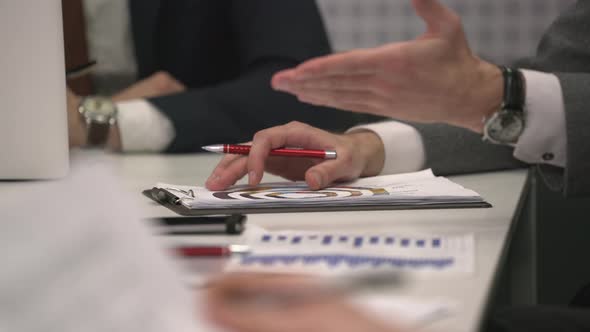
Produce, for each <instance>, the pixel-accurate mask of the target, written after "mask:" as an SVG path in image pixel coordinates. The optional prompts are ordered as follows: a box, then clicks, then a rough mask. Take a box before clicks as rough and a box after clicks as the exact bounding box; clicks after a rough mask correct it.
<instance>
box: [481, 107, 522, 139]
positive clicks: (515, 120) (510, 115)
mask: <svg viewBox="0 0 590 332" xmlns="http://www.w3.org/2000/svg"><path fill="white" fill-rule="evenodd" d="M485 130H486V136H487V137H488V138H489V139H491V140H492V141H493V142H495V143H501V144H511V143H512V144H513V143H516V142H517V141H518V138H519V137H520V135H521V134H522V132H523V130H524V118H523V116H522V112H514V111H510V110H503V111H500V112H498V113H496V114H494V116H493V117H492V118H491V119H490V120H489V121H488V123H487V124H486V127H485Z"/></svg>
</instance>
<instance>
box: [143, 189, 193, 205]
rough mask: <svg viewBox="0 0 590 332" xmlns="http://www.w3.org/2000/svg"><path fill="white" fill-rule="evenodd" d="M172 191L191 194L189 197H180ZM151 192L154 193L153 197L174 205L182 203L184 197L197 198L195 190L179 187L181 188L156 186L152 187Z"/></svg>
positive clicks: (163, 202)
mask: <svg viewBox="0 0 590 332" xmlns="http://www.w3.org/2000/svg"><path fill="white" fill-rule="evenodd" d="M171 191H176V192H179V193H181V194H184V195H186V196H189V198H186V197H178V196H176V195H174V194H173V193H172V192H171ZM151 194H152V198H153V199H154V200H156V201H158V202H160V203H162V204H166V203H171V204H174V205H181V204H182V200H183V199H190V200H194V199H195V192H194V191H192V190H190V189H189V190H183V189H179V188H157V187H154V188H152V193H151Z"/></svg>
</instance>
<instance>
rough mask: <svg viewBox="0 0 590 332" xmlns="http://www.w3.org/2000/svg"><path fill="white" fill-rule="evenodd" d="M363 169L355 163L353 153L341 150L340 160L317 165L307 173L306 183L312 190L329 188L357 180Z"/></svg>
mask: <svg viewBox="0 0 590 332" xmlns="http://www.w3.org/2000/svg"><path fill="white" fill-rule="evenodd" d="M361 172H362V169H361V167H360V166H359V165H357V164H356V163H355V161H354V156H352V154H351V151H344V149H340V153H339V155H338V158H337V159H335V160H329V161H326V162H323V163H320V164H317V165H315V166H313V167H311V168H309V169H308V170H307V172H305V182H306V183H307V185H308V186H309V188H310V189H312V190H319V189H323V188H325V187H328V186H329V185H331V184H332V183H334V182H341V181H349V180H352V179H356V178H358V177H359V175H360V174H361Z"/></svg>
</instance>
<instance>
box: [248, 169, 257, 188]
mask: <svg viewBox="0 0 590 332" xmlns="http://www.w3.org/2000/svg"><path fill="white" fill-rule="evenodd" d="M256 180H257V174H256V172H255V171H250V173H248V184H250V185H251V186H253V185H255V184H256Z"/></svg>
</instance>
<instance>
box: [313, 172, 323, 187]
mask: <svg viewBox="0 0 590 332" xmlns="http://www.w3.org/2000/svg"><path fill="white" fill-rule="evenodd" d="M311 181H312V182H313V183H312V187H313V188H318V189H319V188H321V187H322V177H321V176H320V175H319V174H318V173H315V172H313V173H311Z"/></svg>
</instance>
